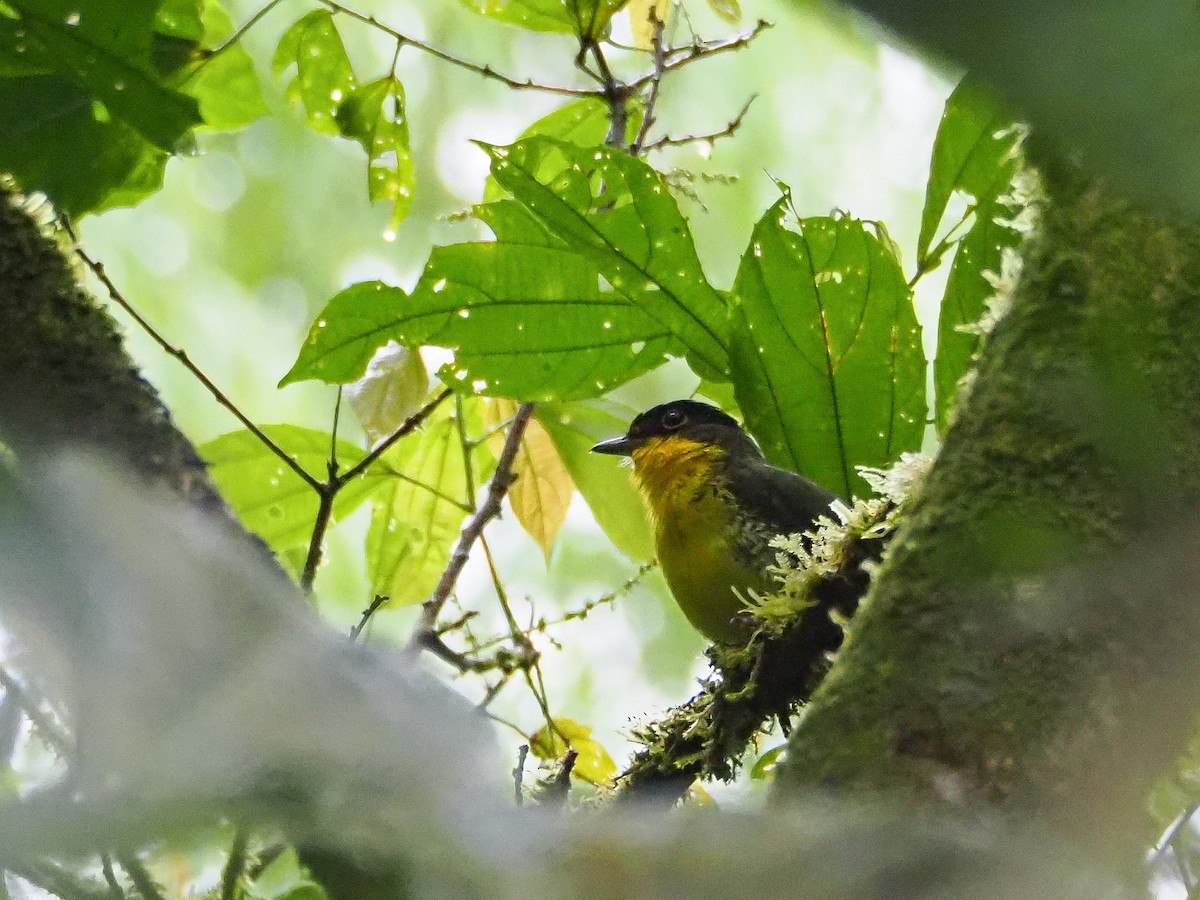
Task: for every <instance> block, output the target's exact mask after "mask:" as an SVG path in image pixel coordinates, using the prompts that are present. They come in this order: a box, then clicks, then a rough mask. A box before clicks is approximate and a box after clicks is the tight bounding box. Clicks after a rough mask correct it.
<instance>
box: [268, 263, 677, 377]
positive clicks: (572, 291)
mask: <svg viewBox="0 0 1200 900" xmlns="http://www.w3.org/2000/svg"><path fill="white" fill-rule="evenodd" d="M598 282H599V277H598V275H597V272H596V270H595V268H594V267H593V266H591V265H590V264H589V263H588V262H587V261H586V260H584V259H582V258H580V257H578V256H576V255H575V254H573V253H571V252H570V251H567V250H563V249H559V248H554V247H541V246H533V245H525V244H492V243H472V244H454V245H451V246H448V247H435V248H434V250H433V253H432V254H431V255H430V259H429V263H428V265H427V266H426V269H425V272H424V273H423V274H422V276H421V280H420V281H419V282H418V284H417V286H416V288H415V289H414V291H413V293H412V296H410V297H405V296H404V294H403V292H401V291H400V290H399V289H398V288H388V287H384V286H382V285H378V284H374V285H355V286H354V287H352V288H349V289H347V290H346V291H343V292H342V293H341V294H339V295H338V296H337V297H334V298H333V300H332V301H331V302H330V304H329V306H327V307H326V308H325V310H324V311H323V312H322V313H321V316H320V318H319V319H318V320H317V324H316V325H315V326H314V328H313V331H312V332H311V333H310V336H309V339H308V341H307V342H306V343H305V345H304V347H303V349H302V350H301V353H300V357H299V359H298V360H297V361H296V364H295V366H293V368H292V370H291V371H290V372H289V373H288V374H287V375H286V376H285V377H284V380H283V382H281V383H282V384H286V383H288V382H291V381H298V380H302V379H304V378H314V377H315V378H320V379H322V380H325V381H331V382H338V381H353V380H355V379H357V378H358V377H359V376H361V375H362V372H363V370H364V369H365V367H366V364H367V362H368V361H369V359H370V358H371V356H372V355H373V354H374V352H375V351H376V349H377V348H378V347H380V346H382V345H383V344H385V343H387V341H389V340H395V341H398V342H399V343H401V344H403V345H405V346H409V347H419V346H427V345H436V346H440V347H448V348H451V349H454V350H455V351H456V353H455V361H454V363H453V365H451V366H448V367H447V368H446V369H444V370H443V372H442V373H441V376H442V378H443V380H444V381H446V383H447V384H449V385H450V386H452V387H455V388H456V389H462V390H465V391H470V392H473V393H487V394H491V395H494V396H501V397H511V398H513V399H517V400H547V399H573V398H580V397H595V396H598V395H599V394H602V393H604V392H605V391H607V390H610V389H611V388H613V387H615V386H616V385H618V384H620V383H621V382H623V381H627V380H628V379H630V378H632V377H634V376H636V375H640V374H642V373H644V372H646V371H649V370H650V369H652V368H654V367H655V366H657V365H659V364H660V363H661V362H662V361H663V359H664V356H665V355H666V354H667V353H668V352H672V351H678V349H679V347H678V344H677V342H676V341H675V340H674V339H673V338H672V336H671V334H670V332H669V331H668V330H667V329H665V328H663V327H662V326H661V325H659V324H658V323H656V322H655V321H654V320H652V319H651V318H650V317H649V316H647V315H645V314H644V313H643V312H642V311H641V310H639V309H638V308H636V307H634V306H631V305H629V303H628V302H627V301H626V300H625V298H624V297H622V296H620V295H618V294H616V293H614V292H612V291H605V290H602V289H601V288H600V286H599V284H598Z"/></svg>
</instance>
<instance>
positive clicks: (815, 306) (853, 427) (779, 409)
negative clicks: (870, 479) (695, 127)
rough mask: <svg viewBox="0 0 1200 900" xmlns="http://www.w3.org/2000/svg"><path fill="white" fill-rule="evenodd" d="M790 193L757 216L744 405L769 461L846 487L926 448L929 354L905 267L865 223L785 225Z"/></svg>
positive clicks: (741, 312) (745, 335)
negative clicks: (864, 470) (861, 472)
mask: <svg viewBox="0 0 1200 900" xmlns="http://www.w3.org/2000/svg"><path fill="white" fill-rule="evenodd" d="M787 204H788V199H787V198H786V197H784V198H783V199H781V200H780V201H778V202H777V203H776V204H775V205H774V206H772V207H771V208H770V209H769V210H768V211H767V214H766V215H765V216H763V218H762V219H761V220H760V221H759V222H758V224H757V225H756V226H755V229H754V234H753V236H752V238H751V241H750V247H749V248H748V249H747V250H746V253H745V254H744V255H743V256H742V262H741V265H740V266H739V268H738V274H737V278H736V281H735V283H734V287H733V303H734V305H733V343H732V348H731V353H730V361H731V363H732V370H733V384H734V389H735V392H736V395H737V400H738V405H739V406H740V407H741V409H742V412H743V413H744V414H745V416H746V422H747V425H748V426H749V427H750V430H751V431H752V432H753V433H754V435H755V437H757V438H758V439H759V442H760V443H761V444H762V447H763V451H764V452H765V453H766V455H767V457H768V459H770V460H771V461H772V462H773V463H775V464H776V465H779V466H783V467H786V468H789V469H793V470H795V471H797V472H802V473H804V474H805V475H807V476H808V477H810V478H812V479H814V480H815V481H818V482H820V483H821V484H823V485H825V486H826V487H828V488H830V489H831V490H833V491H836V492H837V493H839V494H841V495H842V496H844V497H849V496H851V495H852V494H854V493H856V492H857V493H860V494H861V493H864V492H865V490H866V488H867V485H866V483H865V482H863V481H862V479H861V478H860V477H859V476H858V475H856V474H855V472H854V466H856V465H867V466H880V465H884V464H886V463H888V462H891V461H893V460H894V459H895V458H896V457H897V456H899V454H900V453H901V452H902V451H905V450H915V449H917V448H918V447H920V444H921V437H922V434H923V432H924V429H925V414H926V407H925V359H924V354H923V353H922V349H921V329H920V326H919V325H918V324H917V319H916V315H915V313H914V311H913V307H912V299H911V297H910V294H909V290H908V285H907V283H906V282H905V278H904V273H903V272H902V271H901V269H900V264H899V262H898V261H897V260H896V258H895V257H894V256H893V255H892V254H891V253H889V252H888V250H887V248H886V247H885V246H884V244H883V243H882V242H880V240H879V239H878V237H877V236H876V235H875V234H873V233H872V232H871V231H870V230H869V229H868V227H867V223H864V222H862V221H859V220H857V219H851V218H841V219H833V218H825V217H819V218H811V219H803V220H801V221H800V223H799V231H798V232H797V231H792V230H790V229H788V228H787V227H786V224H785V213H786V209H787Z"/></svg>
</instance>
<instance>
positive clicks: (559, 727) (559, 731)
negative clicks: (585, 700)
mask: <svg viewBox="0 0 1200 900" xmlns="http://www.w3.org/2000/svg"><path fill="white" fill-rule="evenodd" d="M568 745H569V746H570V749H572V750H574V751H575V753H576V754H577V756H576V757H575V767H574V768H573V769H571V774H572V775H575V776H577V777H579V778H582V779H583V780H584V781H586V782H588V783H589V784H601V785H607V784H612V780H613V777H614V776H615V775H616V774H617V764H616V763H615V762H613V758H612V757H611V756H609V754H608V751H607V750H605V749H604V747H603V746H602V745H601V744H600V742H599V741H597V740H596V739H595V738H594V737H592V729H591V728H590V727H589V726H587V725H581V724H580V723H579V722H576V721H575V720H574V719H561V718H560V719H554V727H553V728H551V727H550V726H549V725H543V726H542V727H541V728H540V729H538V731H537V733H536V734H534V735H533V736H532V737H531V738H530V739H529V750H530V752H531V753H532V754H533V755H534V756H536V757H537V758H538V759H562V758H563V757H564V756H566V754H567V748H568Z"/></svg>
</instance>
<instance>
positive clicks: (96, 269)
mask: <svg viewBox="0 0 1200 900" xmlns="http://www.w3.org/2000/svg"><path fill="white" fill-rule="evenodd" d="M69 233H70V234H71V237H72V239H73V240H74V239H75V234H74V232H73V231H70V232H69ZM75 253H76V255H78V256H79V258H80V259H81V260H83V263H84V265H86V266H87V267H88V268H89V269H90V270H91V271H92V274H94V275H95V276H96V278H98V279H99V280H100V283H101V284H103V285H104V287H105V289H106V290H107V291H108V295H109V296H110V297H111V298H112V300H113V302H114V303H116V304H117V306H119V307H121V309H123V310H125V312H126V313H128V314H129V316H130V317H131V318H132V319H133V320H134V322H136V323H137V325H138V327H139V328H141V329H142V330H143V331H144V332H146V334H148V335H149V336H150V338H151V339H152V340H153V341H154V343H156V344H158V346H159V347H160V348H161V349H162V351H163V352H164V353H166V354H167V355H168V356H173V357H174V358H175V359H177V360H179V362H180V363H182V364H183V367H184V368H185V369H187V370H188V371H189V372H190V373H191V374H192V376H193V377H194V378H195V379H196V380H197V381H199V382H200V384H202V385H203V386H204V388H205V390H207V391H208V392H209V394H211V395H212V397H213V399H214V400H216V401H217V402H218V403H219V404H221V405H222V406H223V407H225V408H226V409H227V410H229V411H230V412H231V413H233V415H234V417H235V418H236V419H237V420H238V421H239V422H241V423H242V425H244V426H245V427H246V428H247V429H248V430H249V431H250V433H251V434H253V435H254V436H255V437H256V438H258V439H259V440H260V441H261V442H262V443H263V445H264V446H265V447H266V448H267V449H269V450H270V451H271V452H272V453H274V454H275V455H276V456H277V457H279V459H280V460H281V461H282V462H283V463H284V464H285V465H286V466H287V467H288V468H289V469H291V470H292V471H293V472H295V473H296V474H297V475H299V476H300V478H301V479H303V481H304V483H305V484H307V485H308V486H309V487H311V488H312V489H313V490H314V491H320V490H321V482H320V481H319V480H318V479H317V478H315V477H314V476H313V475H312V474H310V473H309V471H308V470H307V469H305V468H304V466H302V465H300V463H298V462H296V460H294V459H293V458H292V457H291V455H290V454H289V453H288V452H287V451H286V450H284V449H283V448H282V447H280V446H279V445H278V444H276V443H275V442H274V441H273V440H271V438H270V437H269V436H268V435H267V433H266V432H264V431H263V430H262V429H261V428H259V427H258V426H257V425H255V424H254V423H253V422H252V421H250V418H249V417H248V416H247V415H246V414H245V413H243V412H242V411H241V410H240V409H238V407H237V405H236V404H235V403H234V402H233V401H232V400H230V399H229V397H228V396H226V394H225V392H224V391H222V390H221V389H220V388H219V387H217V386H216V385H215V384H214V383H213V381H212V379H210V378H209V377H208V376H207V375H205V374H204V371H203V370H202V369H201V368H200V367H199V366H197V365H196V364H195V363H194V362H192V360H191V358H190V357H189V356H188V355H187V352H186V351H184V350H183V349H181V348H179V347H176V346H175V345H174V344H172V343H171V342H170V341H168V340H167V339H166V338H165V337H163V336H162V334H160V333H159V332H158V330H157V329H155V327H154V326H153V325H151V324H150V322H149V321H147V320H146V319H145V318H143V317H142V315H141V313H139V312H138V311H137V310H136V309H134V307H133V305H132V304H131V303H130V302H129V301H128V300H127V299H125V296H124V294H122V293H121V291H120V290H119V289H118V288H117V286H116V285H115V284H113V282H112V279H111V278H109V277H108V273H107V272H105V271H104V266H103V264H101V263H99V262H97V261H96V260H94V259H92V258H91V257H90V256H89V255H88V254H87V252H86V251H85V250H84V249H83V248H82V247H80V246H79V245H78V242H76V246H75Z"/></svg>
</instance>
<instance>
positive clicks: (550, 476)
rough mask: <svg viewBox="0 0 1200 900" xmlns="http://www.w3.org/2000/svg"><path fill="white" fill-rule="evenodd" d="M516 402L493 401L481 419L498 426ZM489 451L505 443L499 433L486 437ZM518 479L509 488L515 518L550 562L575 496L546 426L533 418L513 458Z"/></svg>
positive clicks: (513, 409) (498, 449)
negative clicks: (551, 552) (489, 446)
mask: <svg viewBox="0 0 1200 900" xmlns="http://www.w3.org/2000/svg"><path fill="white" fill-rule="evenodd" d="M516 409H517V405H516V404H515V403H513V402H512V401H511V400H495V401H493V402H491V403H489V404H487V406H485V407H484V422H485V424H487V425H489V426H495V425H499V424H501V423H502V422H504V421H506V420H507V419H509V418H511V417H512V415H513V413H514V412H516ZM489 443H490V444H491V445H492V452H493V453H495V454H497V455H499V453H500V449H501V448H502V447H503V446H504V435H503V434H502V433H500V432H497V433H495V434H493V435H492V436H491V437H490V438H489ZM513 474H514V475H516V476H517V480H516V481H514V482H513V485H512V487H511V488H509V490H508V502H509V504H510V505H511V506H512V510H513V513H514V515H516V517H517V521H518V522H520V523H521V527H522V528H524V529H525V532H526V534H528V535H529V536H530V537H531V538H533V539H534V541H536V542H537V545H538V546H539V547H541V548H542V554H543V555H544V556H545V557H546V561H547V563H548V562H549V561H550V551H551V550H553V549H554V541H555V539H556V538H557V537H558V532H559V530H560V529H561V528H562V526H563V522H565V521H566V520H567V509H568V508H569V507H570V506H571V499H572V498H573V497H574V496H575V482H574V481H572V480H571V473H570V472H568V471H567V467H566V466H565V465H564V464H563V461H562V458H561V457H560V456H559V455H558V450H557V449H556V448H555V446H554V442H553V441H552V440H551V439H550V435H549V434H547V433H546V429H545V428H544V427H543V426H542V423H541V422H539V421H538V420H537V419H536V418H533V419H530V420H529V424H528V425H526V427H525V433H524V434H523V435H522V436H521V444H520V446H519V447H518V449H517V456H516V459H514V460H513Z"/></svg>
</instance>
